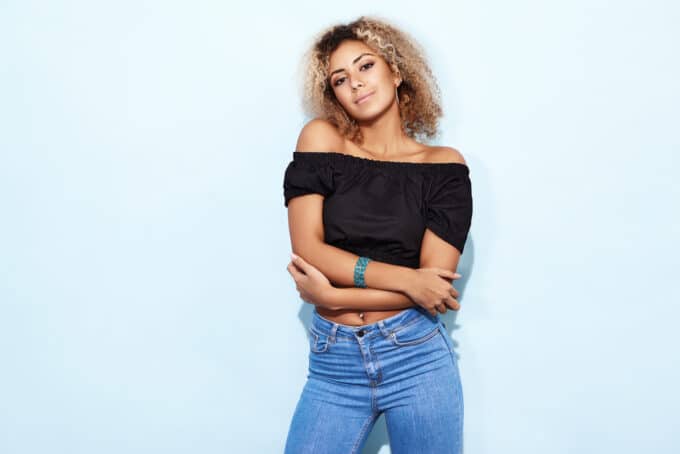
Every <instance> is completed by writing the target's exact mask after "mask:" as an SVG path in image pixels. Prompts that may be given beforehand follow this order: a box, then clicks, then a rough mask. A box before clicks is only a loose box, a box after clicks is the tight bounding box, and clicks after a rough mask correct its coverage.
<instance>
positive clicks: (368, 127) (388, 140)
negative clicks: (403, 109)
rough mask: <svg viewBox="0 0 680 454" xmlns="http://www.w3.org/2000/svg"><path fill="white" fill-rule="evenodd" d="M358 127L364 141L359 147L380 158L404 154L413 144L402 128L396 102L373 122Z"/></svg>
mask: <svg viewBox="0 0 680 454" xmlns="http://www.w3.org/2000/svg"><path fill="white" fill-rule="evenodd" d="M358 125H359V129H360V130H361V134H362V136H363V139H364V140H363V142H362V143H360V144H358V145H359V147H361V148H362V149H363V150H364V151H366V152H368V153H370V154H372V155H374V156H376V157H379V158H387V157H391V156H399V155H400V154H404V152H405V150H406V148H407V146H408V145H410V144H411V142H412V141H411V138H410V137H409V136H407V135H406V133H404V130H403V129H402V127H401V118H400V117H399V107H398V106H397V103H396V102H395V103H393V104H392V105H391V106H390V107H389V108H388V110H387V111H385V112H384V113H383V114H382V115H379V116H377V117H376V118H374V119H371V120H366V121H360V122H359V123H358Z"/></svg>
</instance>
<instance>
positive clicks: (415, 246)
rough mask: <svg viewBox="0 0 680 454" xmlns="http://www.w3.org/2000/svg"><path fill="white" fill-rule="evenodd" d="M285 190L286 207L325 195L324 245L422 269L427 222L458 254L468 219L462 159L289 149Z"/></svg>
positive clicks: (466, 176)
mask: <svg viewBox="0 0 680 454" xmlns="http://www.w3.org/2000/svg"><path fill="white" fill-rule="evenodd" d="M283 190H284V206H286V207H287V206H288V202H289V201H290V199H292V198H293V197H296V196H300V195H303V194H310V193H318V194H321V195H323V196H324V202H323V224H324V240H325V242H326V243H327V244H330V245H332V246H336V247H339V248H341V249H344V250H346V251H349V252H352V253H354V254H357V255H363V256H367V257H370V258H371V259H374V260H378V261H381V262H385V263H391V264H395V265H403V266H408V267H411V268H419V267H420V266H419V264H420V246H421V243H422V239H423V235H424V234H425V228H429V229H430V230H432V232H434V233H435V234H436V235H437V236H439V237H440V238H442V239H443V240H445V241H446V242H448V243H450V244H452V245H453V246H455V247H456V249H458V250H459V251H460V252H461V254H462V253H463V248H464V246H465V240H466V239H467V235H468V231H469V229H470V224H471V219H472V191H471V185H470V178H469V169H468V167H467V166H466V165H465V164H463V163H455V162H440V163H419V162H397V161H378V160H374V159H368V158H362V157H358V156H352V155H348V154H345V153H337V152H320V151H312V152H310V151H305V152H300V151H294V152H293V160H292V161H291V162H290V163H289V164H288V167H287V168H286V171H285V175H284V179H283Z"/></svg>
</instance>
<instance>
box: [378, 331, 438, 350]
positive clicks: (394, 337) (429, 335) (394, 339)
mask: <svg viewBox="0 0 680 454" xmlns="http://www.w3.org/2000/svg"><path fill="white" fill-rule="evenodd" d="M437 331H439V327H435V329H433V330H432V331H430V332H429V333H427V334H424V335H423V336H422V337H419V338H418V339H414V340H412V341H408V342H399V340H398V339H397V335H396V332H393V333H392V335H391V336H390V337H391V339H392V342H393V343H394V344H395V345H399V346H409V345H418V344H422V343H423V342H425V341H427V340H428V339H431V338H433V337H434V336H435V335H436V334H437ZM440 334H441V331H440Z"/></svg>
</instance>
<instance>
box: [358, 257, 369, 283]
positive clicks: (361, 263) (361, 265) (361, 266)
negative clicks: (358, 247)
mask: <svg viewBox="0 0 680 454" xmlns="http://www.w3.org/2000/svg"><path fill="white" fill-rule="evenodd" d="M370 261H371V259H370V258H368V257H359V259H358V260H357V263H356V265H354V286H355V287H361V288H366V281H364V271H366V265H368V262H370Z"/></svg>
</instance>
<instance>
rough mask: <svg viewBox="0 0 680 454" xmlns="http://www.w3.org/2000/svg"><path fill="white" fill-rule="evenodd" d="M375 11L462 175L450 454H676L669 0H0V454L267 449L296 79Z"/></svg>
mask: <svg viewBox="0 0 680 454" xmlns="http://www.w3.org/2000/svg"><path fill="white" fill-rule="evenodd" d="M371 13H376V14H380V15H381V16H382V17H384V18H387V19H390V20H392V21H393V22H394V23H395V24H396V25H398V26H400V27H403V28H404V29H406V30H407V31H409V32H410V33H412V34H413V35H414V36H415V37H416V38H417V39H418V40H419V41H420V42H421V43H422V44H423V45H424V46H425V48H426V49H427V51H428V53H429V57H430V59H431V62H432V66H433V68H434V71H435V74H436V75H437V77H438V79H439V82H440V85H441V88H442V92H443V102H444V108H445V113H446V116H445V118H444V119H443V122H442V136H441V138H440V139H439V140H438V143H440V144H443V145H449V146H454V147H456V148H458V149H460V150H461V152H462V153H463V155H464V156H465V158H466V160H467V161H468V164H469V165H470V168H471V179H472V182H473V196H474V200H475V213H474V218H473V225H472V231H471V234H470V237H469V240H468V244H467V246H466V250H465V254H464V256H463V258H462V261H461V265H460V268H459V271H460V272H461V273H462V274H463V276H464V277H463V279H462V280H461V281H458V284H457V288H459V290H461V292H462V294H463V297H462V298H461V304H462V309H461V310H460V312H458V313H449V314H447V315H446V316H445V317H444V320H445V322H447V325H448V326H449V329H451V328H452V327H454V328H455V329H453V330H452V337H453V339H454V341H455V343H456V345H457V350H458V354H459V357H460V359H459V365H460V368H461V374H462V379H463V387H464V392H465V410H466V414H465V440H464V442H465V452H466V453H467V454H497V453H501V452H502V453H505V454H515V453H517V454H520V453H521V454H546V453H550V454H562V453H564V454H572V453H575V452H578V453H604V452H606V453H618V454H624V453H639V452H650V453H651V452H653V453H655V454H662V453H668V454H670V453H676V452H678V451H680V435H678V432H677V423H678V416H677V415H678V410H679V407H680V392H678V390H677V384H678V383H680V357H679V355H678V353H677V346H678V345H679V344H680V342H679V341H680V335H679V334H678V328H677V320H678V319H679V318H680V309H679V306H678V301H679V300H678V296H677V293H678V292H677V282H678V278H677V274H678V271H680V266H679V265H680V263H679V262H680V259H679V257H680V247H679V242H678V234H679V233H680V232H679V228H678V224H679V222H680V216H679V213H680V212H679V210H678V205H679V201H678V199H679V197H678V196H679V195H680V194H679V193H680V184H678V182H677V179H678V177H679V176H680V158H679V157H678V156H679V155H678V154H679V153H680V139H679V138H678V137H680V136H679V135H678V131H677V127H678V120H679V118H680V112H679V108H678V105H680V88H679V84H678V80H680V63H679V60H678V58H677V53H678V51H677V43H678V42H680V32H678V28H677V24H678V23H680V7H679V6H677V3H675V2H670V1H665V2H664V1H659V0H657V1H650V2H642V1H619V2H613V1H609V2H606V1H598V0H588V1H586V0H575V1H569V2H566V1H563V2H539V1H528V0H519V1H515V2H507V1H486V2H472V1H453V2H430V1H418V2H413V1H408V2H407V1H390V2H385V1H383V2H371V3H370V6H369V3H366V2H356V1H346V2H336V3H323V2H322V3H319V2H298V3H296V4H290V3H285V4H284V3H279V2H276V3H275V2H271V3H261V2H242V4H240V5H239V6H238V7H236V6H234V5H233V4H228V3H226V2H217V1H212V2H211V1H198V2H191V3H190V2H184V3H180V2H172V1H170V2H168V1H158V0H156V1H144V2H137V1H129V0H128V1H118V2H86V1H82V0H81V1H77V0H74V1H62V2H38V1H31V0H24V1H5V2H3V3H2V5H0V56H1V57H2V63H1V64H0V131H1V132H0V210H1V211H0V213H1V214H0V216H1V218H0V364H1V371H0V452H3V453H4V454H17V453H50V454H57V453H87V454H90V453H97V454H105V453H116V454H119V453H163V454H169V453H189V452H198V453H203V454H208V453H225V452H230V453H250V452H252V453H279V452H281V451H282V447H283V443H284V441H285V436H286V433H287V429H288V422H289V419H290V417H291V415H292V412H293V409H294V406H295V404H296V402H297V399H298V396H299V393H300V391H301V389H302V385H303V384H304V380H305V377H306V372H307V371H306V367H307V349H308V345H307V343H306V337H305V325H306V324H307V323H308V322H309V317H310V306H309V305H307V304H305V303H303V302H301V300H300V299H299V297H298V294H297V292H296V290H295V286H294V284H293V282H292V279H291V277H290V275H289V274H288V272H287V271H286V265H287V264H288V260H289V252H290V244H289V238H288V227H287V218H286V211H285V209H284V207H283V194H282V180H283V170H284V168H285V165H286V164H287V162H288V161H289V159H290V158H291V153H292V151H293V149H294V145H295V140H296V138H297V133H298V132H299V129H300V127H301V126H302V124H303V122H304V121H305V118H304V117H303V116H302V113H301V111H300V108H299V99H298V93H297V91H296V84H297V81H298V74H297V73H296V65H297V62H298V58H299V56H300V54H301V52H302V51H303V50H304V49H305V46H306V45H307V44H308V42H309V40H310V39H311V37H312V36H313V35H314V34H315V33H316V32H318V31H319V30H320V29H321V28H322V27H324V26H326V25H329V24H331V23H335V22H337V21H347V20H351V19H354V18H355V17H357V16H358V15H360V14H371ZM386 443H387V438H386V432H385V426H384V421H383V420H382V418H381V420H380V422H379V423H378V425H377V426H376V428H375V430H374V432H373V433H372V435H371V437H370V439H369V444H368V447H367V449H366V451H365V452H366V453H371V454H375V453H378V452H380V453H381V454H384V453H388V452H389V448H388V447H387V445H386Z"/></svg>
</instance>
